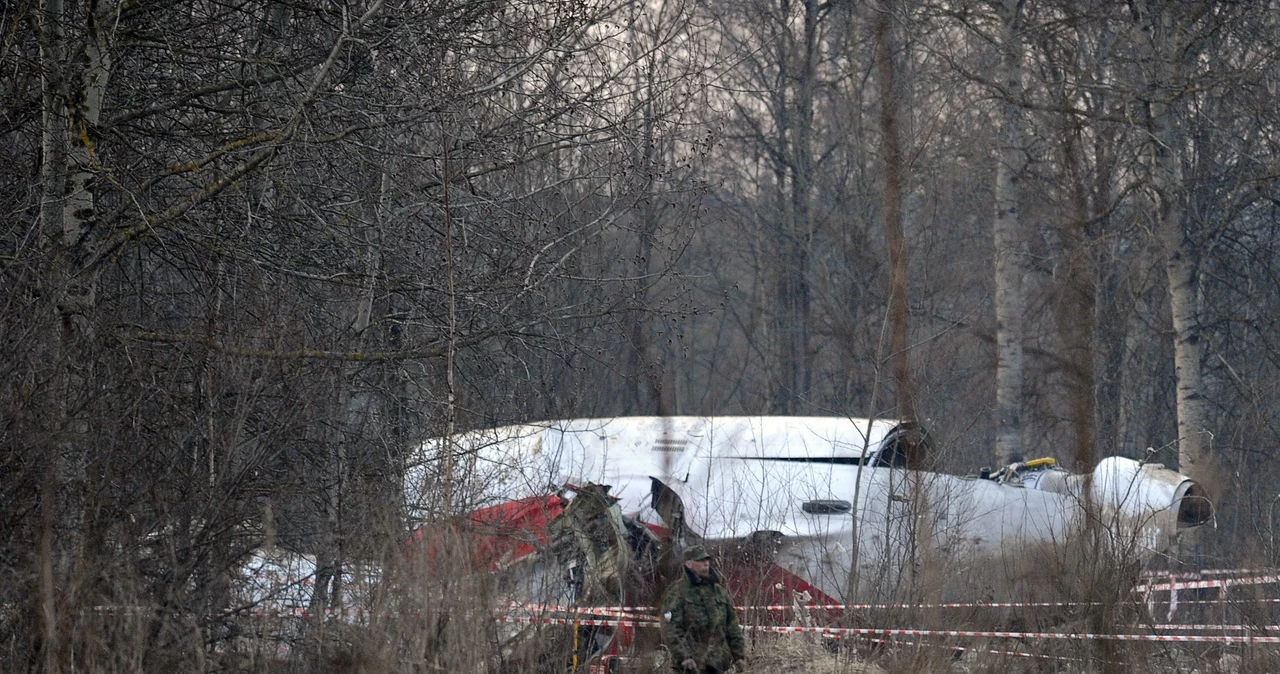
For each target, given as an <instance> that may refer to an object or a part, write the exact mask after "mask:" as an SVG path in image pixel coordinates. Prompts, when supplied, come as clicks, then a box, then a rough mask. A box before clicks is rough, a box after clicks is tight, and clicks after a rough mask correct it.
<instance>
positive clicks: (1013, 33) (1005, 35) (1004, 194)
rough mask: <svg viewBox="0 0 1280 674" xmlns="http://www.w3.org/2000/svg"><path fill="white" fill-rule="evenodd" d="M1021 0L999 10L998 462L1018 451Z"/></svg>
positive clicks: (1022, 260)
mask: <svg viewBox="0 0 1280 674" xmlns="http://www.w3.org/2000/svg"><path fill="white" fill-rule="evenodd" d="M1021 5H1022V2H1021V0H1004V2H1002V3H1001V5H1000V11H1001V24H1002V26H1001V44H1000V46H1001V50H1002V52H1003V53H1002V54H1001V59H1000V77H999V81H1000V85H1001V86H1002V87H1004V89H1005V90H1004V92H1003V94H1004V95H1003V97H1002V99H1001V102H1000V131H999V135H998V139H997V144H998V145H997V154H998V162H997V166H996V186H995V219H994V221H993V226H992V230H993V234H994V239H995V263H996V265H995V266H996V269H995V275H996V278H995V305H996V306H995V309H996V415H997V419H996V457H995V458H996V464H997V465H1007V464H1009V463H1011V462H1012V461H1013V459H1014V457H1015V456H1021V455H1022V453H1023V446H1022V351H1023V350H1022V315H1023V313H1024V311H1025V305H1026V299H1025V296H1024V292H1023V277H1024V276H1025V274H1026V271H1025V270H1026V257H1027V251H1026V240H1025V238H1024V237H1023V234H1022V221H1021V213H1020V211H1019V208H1018V198H1019V188H1018V181H1019V180H1020V178H1021V176H1022V172H1023V170H1024V169H1025V167H1026V154H1025V153H1024V152H1023V149H1022V124H1021V119H1020V117H1019V110H1018V106H1017V104H1016V103H1014V102H1013V101H1015V100H1017V99H1018V98H1020V97H1021V94H1022V44H1021V36H1020V32H1019V29H1018V23H1019V15H1020V13H1021Z"/></svg>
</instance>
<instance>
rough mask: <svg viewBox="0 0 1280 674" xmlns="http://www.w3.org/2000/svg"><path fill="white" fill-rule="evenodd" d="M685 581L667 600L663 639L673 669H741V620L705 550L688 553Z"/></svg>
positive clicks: (710, 673)
mask: <svg viewBox="0 0 1280 674" xmlns="http://www.w3.org/2000/svg"><path fill="white" fill-rule="evenodd" d="M683 557H684V577H683V578H681V579H679V580H677V581H676V582H675V583H673V584H672V585H671V587H670V588H668V589H667V594H666V596H664V597H663V598H662V610H661V614H660V615H661V616H662V639H663V641H665V642H666V643H667V649H668V650H669V651H670V652H671V665H672V667H673V668H674V669H675V670H676V671H677V672H680V673H681V674H717V673H719V672H727V671H729V669H730V668H731V667H732V668H735V669H739V670H741V669H742V663H743V658H745V657H746V656H747V653H746V642H745V640H744V639H743V638H742V629H741V628H740V627H738V616H737V614H735V613H734V611H733V602H732V601H730V600H729V593H728V592H727V591H726V590H725V589H724V586H723V585H721V584H720V576H719V575H717V574H716V572H715V570H714V569H712V568H711V555H709V554H707V550H706V548H704V547H702V546H701V545H694V546H692V547H690V548H688V549H687V550H685V551H684V555H683Z"/></svg>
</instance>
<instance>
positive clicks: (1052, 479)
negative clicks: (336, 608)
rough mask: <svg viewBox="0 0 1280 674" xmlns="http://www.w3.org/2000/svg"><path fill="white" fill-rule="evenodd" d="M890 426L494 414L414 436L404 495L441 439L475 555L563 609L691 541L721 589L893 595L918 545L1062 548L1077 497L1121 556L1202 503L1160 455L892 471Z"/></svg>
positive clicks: (894, 437)
mask: <svg viewBox="0 0 1280 674" xmlns="http://www.w3.org/2000/svg"><path fill="white" fill-rule="evenodd" d="M903 436H904V430H903V428H902V427H901V426H900V425H899V424H898V423H897V422H894V421H892V420H880V419H876V420H867V419H848V418H835V417H830V418H828V417H631V418H611V419H571V420H565V421H554V422H545V423H537V424H529V425H521V426H507V427H502V428H496V429H489V430H482V431H473V432H469V433H464V434H460V435H457V436H454V437H453V438H449V439H447V440H446V439H434V440H431V441H428V442H427V443H425V444H424V445H423V446H422V447H421V448H420V449H419V450H418V452H417V453H416V454H415V455H414V456H413V457H412V459H411V461H410V464H409V466H408V470H407V472H406V477H405V496H406V501H405V502H406V504H408V508H409V515H410V516H411V517H414V516H418V517H423V516H424V515H425V514H426V512H427V511H426V509H425V508H423V507H421V506H423V505H425V504H424V503H423V502H422V499H423V498H424V496H425V495H424V494H423V492H422V486H423V485H424V484H428V483H430V482H432V481H433V480H437V479H438V478H439V476H438V475H436V474H435V472H434V471H436V470H438V468H439V466H440V465H441V463H442V462H441V461H440V457H441V456H442V453H443V452H452V453H453V454H454V456H458V457H466V458H465V459H459V461H464V460H465V461H468V462H470V464H469V465H468V467H467V469H466V470H465V473H466V476H467V477H466V478H465V479H464V480H463V481H462V482H461V483H460V486H459V487H458V492H459V499H465V500H466V502H467V503H469V504H471V506H474V507H471V508H470V515H469V516H468V517H466V518H464V519H466V520H467V521H469V523H470V527H469V529H470V531H471V532H472V533H471V534H470V535H471V536H472V538H471V540H472V543H473V544H472V545H471V546H470V549H471V550H472V553H471V554H472V555H473V560H474V564H475V566H476V570H478V571H486V572H489V573H497V574H503V575H506V576H508V577H509V578H511V579H512V582H509V583H507V584H506V585H505V586H506V587H508V588H514V589H511V590H510V594H509V598H510V599H512V600H513V601H515V602H517V603H523V602H528V603H530V604H537V605H539V606H580V607H581V606H626V605H635V604H639V605H646V604H647V603H648V602H651V601H653V595H654V593H655V592H656V591H657V590H655V587H654V586H655V583H656V585H657V586H658V587H659V588H660V587H661V586H662V585H664V583H663V581H662V580H661V579H655V578H656V576H659V575H661V570H662V568H666V569H667V570H668V571H667V573H678V565H677V564H676V563H675V562H671V561H670V560H672V559H676V558H678V554H679V549H680V548H682V547H684V546H686V545H690V544H693V543H695V542H696V543H699V544H702V545H705V546H707V547H708V548H710V549H711V550H712V551H713V553H715V555H716V558H717V565H718V568H719V570H720V573H721V574H722V577H723V578H724V580H725V583H726V585H727V586H728V588H729V589H730V592H731V594H733V595H734V598H735V601H736V602H737V603H739V604H761V605H778V604H781V605H792V604H793V602H795V601H796V599H797V597H800V598H803V600H804V601H806V602H813V603H816V604H836V603H839V602H840V601H853V600H858V599H869V600H875V599H881V600H883V599H886V598H889V597H892V596H895V595H894V592H895V591H897V590H898V589H900V588H901V587H902V583H903V582H904V580H906V579H907V574H908V573H909V572H910V569H911V568H912V559H913V558H912V555H916V554H919V553H920V550H921V549H922V546H923V547H927V548H928V549H929V550H930V551H931V554H932V555H933V559H934V560H935V561H941V563H943V564H944V565H945V568H946V570H947V571H946V574H945V575H946V576H947V578H948V579H949V580H950V582H952V583H953V584H962V583H965V582H968V581H971V580H973V579H974V578H976V577H977V576H978V575H980V574H981V572H982V571H983V570H984V569H987V568H990V567H992V566H998V565H993V563H992V560H993V558H996V559H1001V558H1008V557H1009V556H1010V555H1017V554H1018V553H1020V552H1025V551H1027V550H1028V549H1031V548H1033V547H1035V546H1054V545H1063V544H1067V541H1069V540H1070V539H1071V537H1072V536H1073V535H1074V534H1076V533H1078V531H1079V530H1080V527H1081V522H1082V520H1083V519H1084V515H1083V513H1085V512H1086V508H1085V507H1084V504H1086V503H1088V504H1090V508H1091V510H1090V512H1091V513H1092V518H1093V521H1095V522H1097V523H1099V526H1100V527H1101V528H1102V530H1103V531H1105V532H1106V534H1107V535H1108V536H1110V537H1112V540H1124V541H1128V543H1129V545H1130V547H1131V549H1132V550H1133V551H1134V554H1135V555H1137V556H1139V557H1141V556H1147V557H1150V556H1152V555H1155V554H1157V553H1160V552H1161V551H1164V550H1167V549H1169V547H1170V545H1171V542H1172V541H1173V540H1174V536H1175V535H1176V534H1178V532H1180V531H1183V530H1187V529H1190V528H1194V527H1199V526H1201V525H1204V524H1205V523H1207V522H1209V521H1210V520H1211V519H1212V517H1213V512H1214V511H1213V507H1212V505H1211V504H1210V502H1209V500H1208V499H1207V497H1206V495H1205V493H1204V490H1203V489H1202V487H1201V486H1200V485H1199V484H1197V483H1196V482H1195V481H1193V480H1191V479H1189V478H1187V477H1185V476H1183V475H1180V474H1178V473H1176V472H1174V471H1171V470H1168V469H1166V468H1164V467H1163V466H1161V465H1159V464H1154V463H1146V462H1140V461H1135V460H1132V459H1128V458H1123V457H1109V458H1105V459H1103V460H1101V461H1100V462H1099V463H1098V465H1097V467H1096V468H1095V469H1094V470H1093V471H1092V473H1090V474H1086V475H1078V474H1071V473H1069V472H1067V471H1066V470H1063V469H1061V468H1059V467H1058V466H1057V465H1056V462H1055V461H1054V460H1053V459H1039V460H1032V461H1026V462H1019V463H1014V464H1012V465H1009V466H1005V467H1002V468H1001V469H1000V470H998V471H996V472H995V473H990V474H988V473H986V471H984V474H983V475H980V476H960V475H950V474H944V473H935V472H923V471H909V470H907V469H906V468H905V465H906V457H905V454H904V451H903V444H904V438H903ZM424 535H426V536H427V537H429V536H430V532H429V531H428V530H426V529H420V530H419V531H418V533H417V534H416V536H417V537H423V536H424ZM664 552H666V554H667V557H666V558H664V559H660V556H661V555H662V554H663V553H664ZM672 569H676V571H671V570H672Z"/></svg>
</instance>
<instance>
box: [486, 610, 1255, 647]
mask: <svg viewBox="0 0 1280 674" xmlns="http://www.w3.org/2000/svg"><path fill="white" fill-rule="evenodd" d="M495 619H496V620H498V621H499V622H507V623H519V624H546V625H585V626H605V627H656V626H657V622H654V621H635V620H600V619H594V618H534V617H527V618H526V617H518V616H498V617H497V618H495ZM742 629H744V630H750V631H753V632H771V633H775V634H829V635H837V636H843V635H858V636H902V637H948V638H978V639H1067V640H1105V641H1172V642H1190V643H1226V644H1237V643H1239V644H1280V636H1254V635H1240V636H1232V635H1217V634H1095V633H1088V632H1080V633H1067V632H1000V631H986V630H920V629H894V628H878V627H795V626H785V625H743V626H742Z"/></svg>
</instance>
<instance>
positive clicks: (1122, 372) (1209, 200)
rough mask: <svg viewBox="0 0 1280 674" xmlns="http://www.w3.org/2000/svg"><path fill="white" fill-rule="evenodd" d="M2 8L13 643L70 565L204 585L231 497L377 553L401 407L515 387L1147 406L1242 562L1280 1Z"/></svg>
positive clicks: (385, 532)
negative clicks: (1206, 493)
mask: <svg viewBox="0 0 1280 674" xmlns="http://www.w3.org/2000/svg"><path fill="white" fill-rule="evenodd" d="M0 40H2V42H0V87H2V88H3V92H2V94H0V95H2V96H3V101H4V103H3V108H2V109H0V137H2V138H3V140H2V141H0V213H3V216H2V218H3V219H2V220H0V223H3V224H2V226H0V276H2V280H0V285H2V287H3V289H4V290H3V293H2V294H0V342H2V344H0V381H2V382H3V386H0V473H2V474H3V475H4V476H5V477H4V479H3V480H0V506H2V507H0V572H2V573H3V577H4V578H5V579H6V580H5V582H4V583H3V584H0V605H4V606H5V607H7V608H5V609H4V610H3V611H2V612H0V648H3V650H4V651H5V655H4V656H3V657H4V658H5V659H6V660H7V661H8V662H10V663H11V664H13V665H14V668H15V669H20V668H24V667H27V666H30V667H32V668H34V669H42V670H45V671H57V670H60V669H63V668H66V667H70V666H72V664H71V663H74V661H75V658H76V657H77V656H76V655H74V652H75V648H74V647H73V644H71V643H69V642H71V641H73V640H72V639H71V638H67V637H64V636H59V635H60V634H62V635H65V634H68V633H74V632H75V626H76V625H78V624H79V623H78V622H77V621H80V620H82V618H79V617H77V616H80V615H81V614H80V613H77V607H85V606H93V605H99V604H103V603H110V602H111V601H116V600H118V599H119V596H121V595H122V594H127V595H128V596H130V597H134V598H137V597H144V598H146V600H147V601H148V602H151V603H154V604H155V605H156V606H159V607H161V609H159V610H160V612H161V613H164V612H166V611H167V612H168V614H166V615H169V614H171V615H189V614H200V613H201V612H202V611H208V610H213V609H214V608H216V607H217V606H218V605H219V602H220V601H221V600H222V597H223V596H224V595H223V594H222V593H224V592H225V579H226V574H227V573H228V571H229V570H230V569H232V568H234V567H235V565H236V564H237V563H238V561H239V560H241V559H243V556H244V554H245V553H246V552H247V551H248V550H250V549H252V548H254V547H256V546H258V545H260V544H261V543H262V542H263V540H264V537H270V538H271V539H272V540H278V541H279V542H280V544H281V545H284V546H287V547H289V548H291V549H294V550H297V551H299V552H308V553H314V554H316V555H317V556H318V558H319V560H320V563H321V567H322V568H325V569H329V572H330V573H332V572H333V570H335V569H338V568H341V567H342V566H343V565H344V564H348V563H350V561H351V560H368V559H376V558H378V557H379V555H383V554H386V550H387V549H388V548H389V547H391V548H394V547H395V546H396V545H398V543H395V542H394V541H402V540H403V536H404V532H405V530H406V527H407V526H409V524H410V523H406V522H403V521H401V520H400V519H399V518H400V512H401V511H400V508H399V505H400V504H399V502H398V499H399V496H400V484H401V481H400V480H401V472H400V471H401V470H402V461H403V457H404V456H405V453H406V452H407V451H408V450H409V449H410V448H412V447H414V446H416V445H417V444H418V443H420V442H421V441H422V439H423V438H426V437H431V436H437V435H441V434H448V433H451V432H455V431H461V430H466V429H471V428H483V427H490V426H495V425H501V424H508V423H516V422H523V421H531V420H542V419H554V418H566V417H585V416H615V415H655V414H663V415H667V414H682V415H730V414H783V415H790V414H795V415H848V416H856V417H863V416H877V417H894V416H898V417H903V418H918V419H919V421H920V424H921V425H922V426H923V427H925V428H927V429H928V431H929V433H930V436H931V437H932V439H933V450H934V451H933V453H932V454H931V455H930V456H928V457H925V461H926V462H927V463H928V464H929V465H931V466H934V467H937V468H939V469H944V470H955V471H961V472H974V471H976V470H977V468H978V467H980V466H984V465H986V466H991V465H997V464H999V463H1002V462H1004V461H1007V460H1009V458H1010V457H1012V456H1015V455H1021V456H1026V457H1031V456H1041V455H1049V456H1057V457H1058V458H1059V460H1060V461H1061V462H1063V463H1064V464H1066V465H1067V466H1068V467H1072V468H1080V467H1084V466H1088V465H1091V464H1092V462H1093V460H1094V459H1095V458H1096V457H1098V456H1105V455H1109V454H1122V455H1126V456H1132V457H1141V456H1143V455H1144V453H1145V452H1146V450H1147V448H1148V447H1150V448H1153V449H1154V450H1155V454H1154V456H1155V458H1154V460H1156V461H1161V462H1164V463H1166V464H1167V465H1170V466H1181V467H1182V469H1183V470H1184V472H1188V473H1191V474H1193V475H1194V476H1196V477H1198V478H1200V479H1201V480H1202V481H1203V482H1205V483H1206V484H1207V485H1208V487H1209V490H1210V492H1211V494H1212V495H1213V497H1214V500H1215V503H1216V505H1217V508H1218V512H1219V514H1218V517H1217V521H1216V527H1215V530H1214V533H1213V536H1212V538H1211V540H1210V541H1208V542H1206V544H1205V545H1206V547H1205V551H1204V555H1205V557H1204V558H1205V559H1206V560H1208V561H1209V562H1211V563H1217V562H1225V561H1228V560H1230V561H1245V560H1252V561H1254V562H1257V563H1274V562H1275V557H1276V553H1277V550H1276V549H1275V547H1274V540H1273V539H1274V533H1275V532H1274V528H1273V524H1274V518H1273V507H1274V506H1275V505H1276V503H1277V501H1278V500H1280V494H1277V492H1276V484H1278V482H1277V478H1280V468H1278V467H1277V462H1276V458H1277V441H1278V440H1280V435H1278V433H1277V426H1276V423H1277V422H1276V420H1275V416H1276V415H1275V412H1276V411H1277V410H1280V373H1278V371H1277V369H1278V366H1280V345H1278V344H1277V335H1280V330H1278V329H1277V327H1278V326H1277V317H1278V316H1280V279H1278V278H1277V270H1278V269H1280V236H1278V235H1277V234H1278V231H1277V230H1278V229H1280V218H1278V217H1277V215H1278V213H1280V201H1278V200H1277V199H1278V198H1280V183H1278V182H1277V177H1278V176H1280V152H1278V151H1277V150H1278V148H1280V119H1278V118H1280V106H1278V105H1277V104H1276V103H1277V95H1278V94H1280V5H1277V4H1276V3H1275V2H1272V1H1257V2H1234V3H1218V2H1176V3H1175V2H1159V1H1157V0H1130V1H1129V2H1114V3H1092V2H1079V1H1075V0H1002V1H1000V2H978V1H976V0H974V1H967V2H933V1H928V0H879V1H878V2H854V1H852V0H826V1H823V2H820V1H818V0H733V1H728V0H654V1H653V2H648V3H640V2H631V1H615V0H549V1H544V0H536V1H535V0H420V1H406V0H301V1H296V0H11V1H10V2H8V3H6V4H4V5H3V10H0ZM895 263H896V264H895ZM895 268H896V269H897V270H898V272H899V276H897V277H895V276H894V270H895ZM895 278H896V279H897V282H896V283H895ZM449 463H450V465H448V466H444V467H442V468H441V471H440V472H441V478H440V483H441V485H440V488H441V490H442V491H441V498H440V500H439V514H440V515H441V516H444V515H447V514H448V513H450V512H451V511H453V510H454V509H455V505H456V504H455V503H454V502H453V499H452V494H451V493H450V490H449V486H448V485H449V484H450V482H451V480H450V479H446V478H445V477H444V476H445V474H446V473H448V474H449V475H452V474H453V472H455V471H458V470H463V469H465V465H466V463H465V461H463V460H461V457H460V458H459V460H458V461H457V462H456V463H455V462H449ZM389 541H392V542H391V543H389ZM179 622H180V621H179ZM175 624H177V623H174V622H173V621H169V622H164V621H160V622H157V623H156V625H153V626H152V628H151V629H152V630H153V631H154V634H161V633H166V634H167V632H166V630H171V629H173V630H179V632H180V631H181V630H180V629H179V628H177V627H174V625H175ZM182 629H185V628H182ZM182 638H185V637H182ZM175 639H176V640H177V641H175ZM179 641H182V639H181V638H179V637H173V639H171V640H170V641H168V642H164V640H163V639H159V640H158V641H156V642H155V643H156V644H159V643H168V644H170V646H172V649H171V650H168V651H165V650H163V649H161V647H160V646H156V647H155V649H156V650H155V651H154V652H150V651H149V652H148V653H150V654H149V655H145V656H140V657H144V659H145V658H146V657H150V658H160V659H159V660H145V662H146V663H148V664H147V665H146V666H147V667H152V666H158V665H156V663H158V662H171V661H170V660H164V657H174V658H178V660H175V661H181V662H188V661H187V660H182V658H189V657H195V656H194V655H192V654H191V651H189V650H183V649H184V648H187V646H182V647H181V648H179V647H178V646H173V644H175V643H178V642H179ZM182 643H183V644H185V643H186V642H185V641H182ZM196 650H198V648H197V649H196ZM156 653H164V654H167V655H164V657H161V656H160V655H156ZM175 653H177V655H174V654H175ZM81 657H83V656H81ZM5 669H9V667H5Z"/></svg>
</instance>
